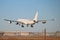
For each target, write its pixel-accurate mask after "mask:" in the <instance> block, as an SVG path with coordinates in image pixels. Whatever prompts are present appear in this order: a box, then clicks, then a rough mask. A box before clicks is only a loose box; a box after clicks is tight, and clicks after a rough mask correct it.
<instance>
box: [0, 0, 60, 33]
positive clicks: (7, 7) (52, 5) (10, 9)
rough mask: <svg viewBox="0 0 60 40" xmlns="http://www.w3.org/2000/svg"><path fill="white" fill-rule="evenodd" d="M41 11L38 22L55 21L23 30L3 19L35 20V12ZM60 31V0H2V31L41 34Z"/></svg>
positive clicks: (0, 22)
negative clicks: (44, 30)
mask: <svg viewBox="0 0 60 40" xmlns="http://www.w3.org/2000/svg"><path fill="white" fill-rule="evenodd" d="M37 10H38V11H39V16H38V20H43V19H46V20H49V19H55V21H47V23H46V24H42V23H38V24H35V25H34V27H33V28H31V27H30V26H29V27H26V25H25V27H24V28H22V27H21V26H19V25H15V23H12V24H9V23H8V22H5V21H4V20H3V19H5V18H6V19H11V20H17V19H18V18H27V19H33V18H34V15H35V11H37ZM44 28H46V30H47V32H55V31H60V0H0V31H27V32H41V31H43V29H44Z"/></svg>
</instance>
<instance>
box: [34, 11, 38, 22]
mask: <svg viewBox="0 0 60 40" xmlns="http://www.w3.org/2000/svg"><path fill="white" fill-rule="evenodd" d="M37 18H38V11H36V14H35V17H34V19H33V20H35V21H37Z"/></svg>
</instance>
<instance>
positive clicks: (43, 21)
mask: <svg viewBox="0 0 60 40" xmlns="http://www.w3.org/2000/svg"><path fill="white" fill-rule="evenodd" d="M54 20H55V19H50V20H38V21H37V23H38V22H42V23H43V24H45V23H46V22H47V21H54Z"/></svg>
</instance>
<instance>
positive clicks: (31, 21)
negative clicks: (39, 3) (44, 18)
mask: <svg viewBox="0 0 60 40" xmlns="http://www.w3.org/2000/svg"><path fill="white" fill-rule="evenodd" d="M17 21H18V22H20V23H22V24H28V25H29V24H30V25H32V24H34V23H35V22H34V21H33V20H28V19H18V20H17Z"/></svg>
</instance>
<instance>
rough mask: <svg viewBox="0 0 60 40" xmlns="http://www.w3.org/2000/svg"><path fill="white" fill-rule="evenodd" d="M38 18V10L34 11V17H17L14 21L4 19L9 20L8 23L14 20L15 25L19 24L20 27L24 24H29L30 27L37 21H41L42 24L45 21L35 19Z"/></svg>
mask: <svg viewBox="0 0 60 40" xmlns="http://www.w3.org/2000/svg"><path fill="white" fill-rule="evenodd" d="M37 19H38V11H36V14H35V17H34V19H32V20H28V19H18V20H16V21H14V20H8V19H4V20H5V21H9V23H10V24H11V23H12V22H16V25H21V27H24V25H27V27H28V25H31V27H33V25H34V24H35V23H38V22H42V23H43V24H45V23H46V21H47V20H37Z"/></svg>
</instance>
